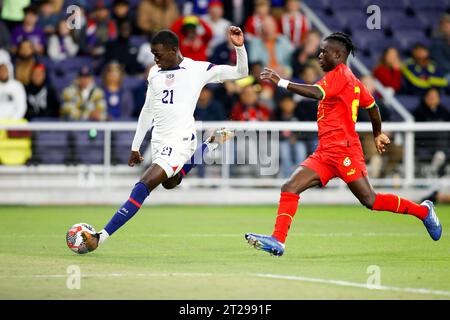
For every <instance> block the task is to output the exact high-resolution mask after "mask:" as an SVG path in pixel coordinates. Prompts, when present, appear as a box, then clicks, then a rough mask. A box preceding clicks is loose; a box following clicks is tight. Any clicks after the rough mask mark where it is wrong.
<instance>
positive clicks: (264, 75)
mask: <svg viewBox="0 0 450 320" xmlns="http://www.w3.org/2000/svg"><path fill="white" fill-rule="evenodd" d="M260 77H261V80H270V81H272V82H273V83H275V84H278V81H280V79H281V77H280V76H279V75H278V73H276V72H275V71H273V70H272V69H269V68H264V71H263V72H261V74H260Z"/></svg>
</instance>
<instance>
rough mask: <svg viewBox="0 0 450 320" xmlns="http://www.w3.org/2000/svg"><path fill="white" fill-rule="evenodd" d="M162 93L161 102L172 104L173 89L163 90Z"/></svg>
mask: <svg viewBox="0 0 450 320" xmlns="http://www.w3.org/2000/svg"><path fill="white" fill-rule="evenodd" d="M163 95H164V96H163V98H162V103H164V104H173V90H164V91H163Z"/></svg>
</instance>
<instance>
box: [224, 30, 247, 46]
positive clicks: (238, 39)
mask: <svg viewBox="0 0 450 320" xmlns="http://www.w3.org/2000/svg"><path fill="white" fill-rule="evenodd" d="M228 36H229V37H230V40H231V42H233V44H234V45H235V46H236V47H241V46H243V45H244V33H243V32H242V30H241V28H239V27H235V26H231V27H230V28H229V29H228Z"/></svg>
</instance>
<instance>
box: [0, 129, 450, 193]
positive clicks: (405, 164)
mask: <svg viewBox="0 0 450 320" xmlns="http://www.w3.org/2000/svg"><path fill="white" fill-rule="evenodd" d="M222 127H226V128H228V129H232V130H236V131H238V132H239V131H241V132H248V133H251V132H252V133H257V134H258V136H259V135H260V134H262V133H263V132H264V133H269V134H270V133H276V134H277V135H278V134H279V133H280V132H282V131H287V130H290V131H294V132H317V123H315V122H197V123H196V129H197V130H198V132H205V131H209V130H214V129H217V128H222ZM135 128H136V123H134V122H119V123H112V122H104V123H99V122H34V123H27V124H23V125H0V130H27V131H28V130H29V131H66V132H67V131H69V132H70V131H89V130H93V129H95V130H97V131H99V132H104V135H103V137H102V139H103V146H102V147H103V164H101V165H97V166H96V169H95V170H96V171H97V172H99V173H101V174H103V175H104V178H105V181H109V178H110V175H111V173H116V172H124V170H125V168H124V166H120V165H119V166H117V165H113V164H112V161H111V153H112V135H113V133H114V132H116V131H130V132H134V130H135ZM356 128H357V131H358V132H360V133H365V132H366V133H367V132H371V131H372V127H371V124H370V123H357V125H356ZM383 130H384V131H387V132H392V133H396V134H400V135H401V137H402V139H401V140H402V141H401V147H402V150H403V151H402V152H403V159H402V162H401V164H400V166H401V170H402V172H403V174H402V177H400V179H399V180H398V181H396V183H397V184H399V185H400V186H404V187H407V186H418V185H427V184H430V180H429V179H427V178H426V177H425V178H423V177H422V178H420V177H417V176H416V172H417V170H416V168H415V166H416V152H415V146H416V144H417V139H416V134H417V133H426V132H428V133H429V132H435V133H436V132H438V133H441V134H440V135H442V136H449V134H450V123H446V122H434V123H408V122H399V123H385V124H384V125H383ZM444 133H445V134H444ZM199 136H200V135H199ZM231 143H233V142H231ZM425 143H427V142H426V141H425ZM129 145H130V146H131V140H130V141H129ZM142 151H143V150H142ZM143 152H144V151H143ZM448 163H449V161H448V160H447V164H448ZM57 166H58V165H56V166H54V165H45V166H40V167H41V168H40V172H41V173H42V172H44V171H45V170H48V171H49V172H52V171H54V169H55V167H57ZM59 166H60V167H61V166H62V164H61V165H59ZM220 166H221V168H220V178H209V177H208V179H195V178H194V179H191V178H190V181H191V184H197V185H202V186H212V185H218V186H222V187H224V186H244V185H245V186H248V187H252V186H253V187H258V186H276V185H280V181H282V180H284V179H283V178H281V177H280V175H279V174H275V175H272V176H264V177H260V176H239V174H238V175H234V176H232V175H231V174H230V166H229V165H220ZM80 167H81V166H80ZM6 173H16V174H20V170H19V169H18V168H17V167H14V166H0V181H1V180H2V175H4V174H6ZM372 181H373V180H372ZM373 182H374V184H377V183H378V184H379V185H391V184H392V180H389V179H387V180H386V179H385V180H383V179H379V180H376V181H373Z"/></svg>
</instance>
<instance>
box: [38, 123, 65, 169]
mask: <svg viewBox="0 0 450 320" xmlns="http://www.w3.org/2000/svg"><path fill="white" fill-rule="evenodd" d="M68 136H69V133H68V132H65V131H38V132H36V133H35V134H34V137H33V156H34V157H36V158H37V159H39V161H40V162H41V163H43V164H63V163H64V161H65V160H66V159H67V156H68V152H69V141H68Z"/></svg>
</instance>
